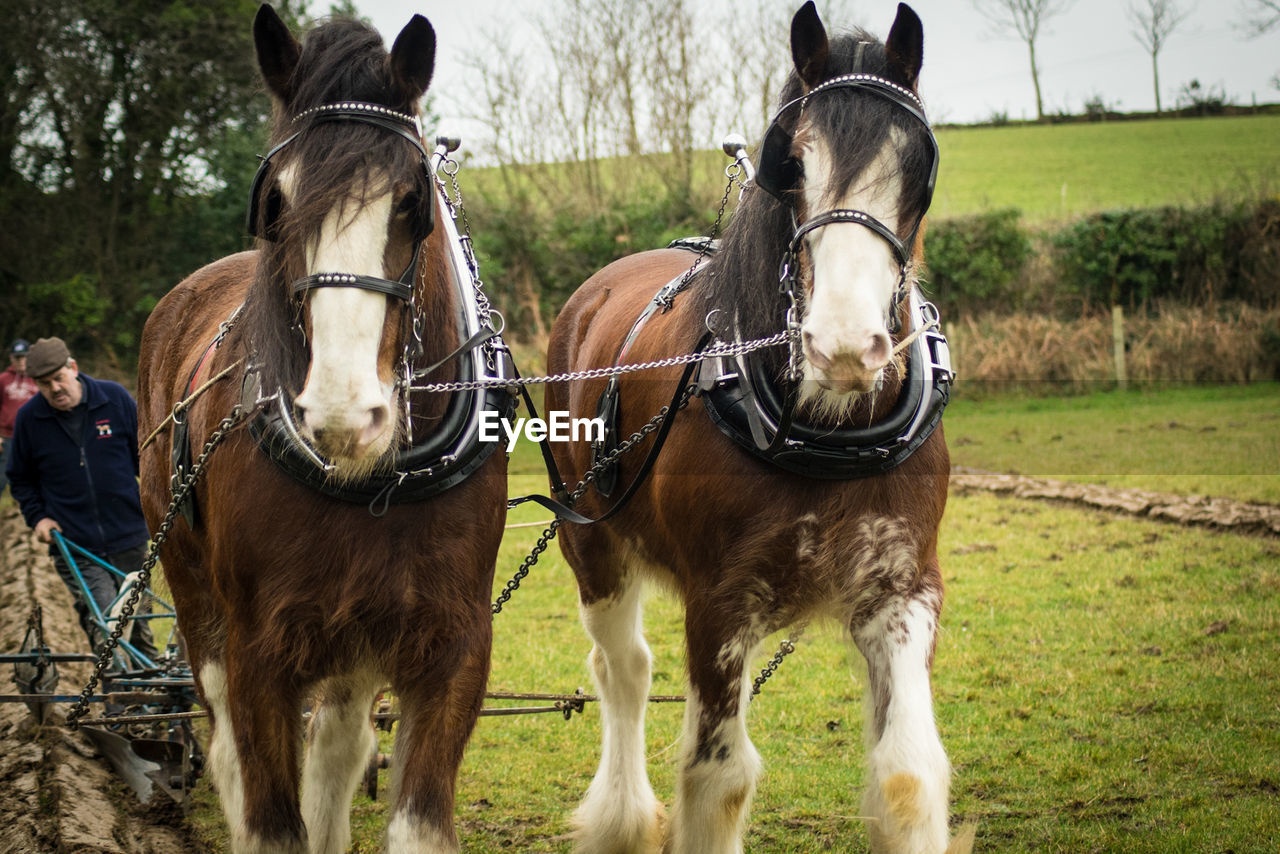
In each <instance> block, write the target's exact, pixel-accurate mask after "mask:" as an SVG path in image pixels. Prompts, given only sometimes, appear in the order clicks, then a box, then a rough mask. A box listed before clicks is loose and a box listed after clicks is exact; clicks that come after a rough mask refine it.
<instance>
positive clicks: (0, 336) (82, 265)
mask: <svg viewBox="0 0 1280 854" xmlns="http://www.w3.org/2000/svg"><path fill="white" fill-rule="evenodd" d="M11 3H14V4H16V5H17V6H18V7H20V8H18V9H16V10H14V11H13V12H12V13H10V14H7V15H6V16H5V17H6V26H5V28H4V29H3V30H2V31H0V56H3V59H0V223H2V225H0V258H2V259H3V261H0V282H3V284H4V286H5V287H4V288H3V292H2V294H0V340H8V339H9V338H10V337H13V336H14V335H17V334H22V335H25V336H26V337H35V336H37V335H49V334H59V335H62V336H63V337H65V338H66V339H67V340H68V343H69V344H71V345H72V346H73V347H74V348H76V349H77V350H78V351H79V352H81V353H82V354H84V355H88V354H89V352H90V351H93V352H97V353H98V354H99V355H101V356H104V357H106V359H107V360H108V361H110V362H113V363H115V366H116V367H117V368H118V369H120V370H121V371H127V370H129V365H128V362H129V361H131V359H132V356H133V352H134V350H135V349H136V343H137V337H138V334H139V332H140V331H141V327H142V323H143V321H144V320H145V317H146V314H147V312H149V311H150V308H151V306H152V305H154V303H155V300H156V299H158V298H159V296H160V295H161V294H163V293H164V292H165V291H166V290H168V288H169V287H171V286H172V285H173V284H174V283H175V282H176V281H177V280H178V279H180V278H181V277H182V276H183V275H185V274H186V273H188V272H190V271H191V270H192V269H194V268H195V267H196V266H199V265H200V264H203V263H206V262H208V261H209V260H212V259H213V258H216V257H219V256H221V255H224V254H227V253H228V252H230V251H234V250H235V249H238V248H240V247H241V246H242V245H243V239H242V237H241V236H240V235H241V218H242V216H243V209H244V198H245V194H246V193H247V188H248V181H249V177H250V176H251V173H252V170H253V160H252V157H251V153H252V152H255V151H257V150H259V146H260V145H261V143H262V141H263V139H262V137H263V128H264V125H265V122H266V120H267V118H268V115H269V105H268V103H267V101H266V99H265V97H264V95H263V94H262V91H261V85H260V83H259V82H258V72H257V68H256V63H255V61H254V52H253V46H252V34H251V22H252V20H253V15H254V12H255V10H256V7H257V2H256V0H167V2H157V0H145V2H144V0H43V1H42V2H35V0H11ZM283 5H285V9H284V10H283V11H284V13H285V15H286V16H287V17H290V18H295V17H296V12H295V11H294V10H293V9H291V8H289V7H288V5H287V4H283ZM233 191H234V195H235V198H234V199H233V198H231V195H232V193H233ZM64 295H65V299H63V296H64ZM59 302H61V303H63V304H62V305H60V306H59V305H57V304H58V303H59ZM40 306H45V308H44V309H41V308H40ZM18 323H21V324H22V325H21V326H19V325H18Z"/></svg>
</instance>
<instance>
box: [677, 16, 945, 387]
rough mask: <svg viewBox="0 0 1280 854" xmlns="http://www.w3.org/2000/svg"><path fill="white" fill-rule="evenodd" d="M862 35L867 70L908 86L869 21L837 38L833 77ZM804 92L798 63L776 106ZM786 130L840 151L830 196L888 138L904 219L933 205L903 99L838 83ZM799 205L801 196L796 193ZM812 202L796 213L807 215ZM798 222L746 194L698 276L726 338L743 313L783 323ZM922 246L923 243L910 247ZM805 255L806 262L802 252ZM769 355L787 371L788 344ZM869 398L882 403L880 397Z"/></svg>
mask: <svg viewBox="0 0 1280 854" xmlns="http://www.w3.org/2000/svg"><path fill="white" fill-rule="evenodd" d="M859 42H865V43H866V46H865V47H864V49H863V55H862V65H861V68H860V70H861V71H862V72H865V73H868V74H874V75H877V76H880V77H883V78H885V79H887V80H890V81H891V82H894V83H897V84H899V85H902V86H904V87H907V88H910V86H909V84H908V81H907V80H905V79H904V77H903V75H902V73H901V72H900V71H899V70H898V69H897V68H895V67H894V65H893V64H892V63H891V62H890V61H889V58H888V55H887V53H886V51H885V46H884V44H883V43H882V42H880V41H879V40H878V39H876V38H875V37H874V36H872V35H871V34H869V33H867V32H865V31H863V30H854V31H852V32H848V33H842V34H840V35H837V36H835V37H833V38H832V39H831V42H830V57H829V59H828V62H827V67H826V74H825V76H826V78H827V79H830V78H833V77H837V76H840V75H843V74H849V73H852V72H853V71H854V70H855V64H854V57H855V54H856V52H857V45H858V43H859ZM803 94H804V84H803V82H802V81H801V80H800V77H799V75H798V74H796V73H795V71H794V70H793V71H792V72H791V74H790V75H789V76H788V78H787V81H786V83H785V84H784V86H783V89H782V92H781V95H780V97H779V99H778V106H779V108H781V107H782V106H783V105H785V104H788V103H790V102H791V101H793V100H795V99H796V98H798V97H800V96H801V95H803ZM784 121H790V124H789V125H788V127H787V129H788V130H789V131H790V132H791V133H793V134H797V138H796V140H795V141H796V144H797V146H799V145H804V144H805V143H806V141H811V140H814V139H821V140H822V143H823V145H824V146H825V148H826V150H827V151H838V152H840V156H839V157H831V158H827V160H828V161H829V162H830V165H831V170H830V174H829V175H828V176H826V186H825V189H824V193H823V195H824V197H825V198H826V199H827V201H828V203H831V202H834V201H835V200H838V199H839V198H841V197H842V196H843V195H844V194H845V193H846V192H847V191H848V190H849V188H850V187H851V186H852V185H853V184H854V182H855V181H856V180H858V179H859V178H860V177H862V176H864V174H865V173H867V172H868V170H869V168H870V167H871V166H872V164H873V163H874V161H875V160H876V158H877V157H879V156H881V155H882V154H883V152H884V151H885V149H886V146H890V145H893V146H894V147H895V148H897V150H898V157H899V161H898V167H897V170H896V173H897V175H898V176H899V177H900V178H901V181H900V183H901V187H902V193H901V194H900V197H899V199H898V210H897V220H898V222H900V223H914V222H915V221H916V219H917V218H918V217H919V216H920V215H921V213H922V212H923V209H924V205H925V197H926V188H927V186H928V177H929V171H930V169H931V168H932V165H933V164H932V162H931V159H930V148H929V146H928V145H927V141H926V139H925V137H924V135H925V134H926V133H927V132H926V131H925V129H924V128H923V127H922V126H921V125H920V122H919V121H917V120H916V119H915V118H913V117H912V116H910V115H909V114H908V113H907V112H906V111H905V110H903V109H902V108H901V107H899V106H897V105H895V104H894V103H893V102H891V101H889V100H888V99H886V98H884V97H881V96H879V95H876V94H873V93H869V92H862V91H859V90H857V89H834V90H830V91H827V92H824V93H823V94H822V95H820V96H818V97H815V98H812V99H811V100H809V101H808V102H807V103H806V104H805V107H804V110H803V112H802V113H800V112H798V111H797V112H796V114H795V115H793V116H790V117H784ZM794 196H795V198H794V201H793V204H800V205H802V204H803V200H802V194H801V193H800V192H796V193H795V194H794ZM804 215H805V212H804V211H800V212H799V213H798V216H800V217H801V218H803V216H804ZM793 227H794V225H793V221H792V218H791V215H790V210H789V206H788V205H784V204H782V203H781V202H779V201H777V200H776V199H774V198H773V197H772V196H770V195H768V194H767V193H764V192H760V191H758V190H757V191H753V192H750V193H747V194H746V195H745V196H744V197H743V200H742V203H741V204H740V205H739V206H738V209H737V211H736V212H735V213H734V215H733V219H732V221H731V222H730V225H729V227H728V228H727V229H726V230H725V234H724V238H723V240H722V241H721V242H722V248H721V251H720V252H719V253H718V254H717V255H716V257H715V258H714V259H713V260H712V261H711V263H710V264H708V266H707V270H706V273H705V274H704V275H703V276H702V277H700V278H701V280H702V285H701V289H702V291H703V294H704V311H703V313H704V314H707V313H709V312H711V311H713V310H716V309H719V310H720V313H719V314H718V315H717V316H716V317H715V319H714V320H713V321H712V326H713V329H714V331H715V332H716V333H717V334H719V335H720V336H721V337H725V336H726V335H732V334H733V331H734V330H733V327H732V323H733V321H732V320H731V319H732V318H735V317H736V318H737V323H738V332H739V333H740V334H741V335H742V337H743V338H746V339H751V338H760V337H765V336H768V335H772V334H774V333H776V332H778V331H780V330H781V329H782V324H783V319H784V316H785V312H786V310H787V300H786V298H785V297H784V296H781V295H779V294H778V269H779V265H780V263H781V261H782V258H783V255H784V253H785V251H786V248H787V244H788V242H789V241H790V239H791V236H792V231H793ZM912 249H917V247H912ZM798 263H800V264H802V265H805V264H807V263H808V260H807V258H806V257H805V255H804V254H803V253H802V255H801V257H800V259H799V261H798ZM763 358H765V359H766V360H768V364H769V367H770V368H771V369H772V370H774V371H775V372H777V373H780V372H781V370H782V368H783V366H784V365H785V361H786V351H785V349H784V348H772V349H771V350H770V351H768V352H767V353H766V354H765V355H764V356H763ZM870 403H872V404H874V401H871V402H870Z"/></svg>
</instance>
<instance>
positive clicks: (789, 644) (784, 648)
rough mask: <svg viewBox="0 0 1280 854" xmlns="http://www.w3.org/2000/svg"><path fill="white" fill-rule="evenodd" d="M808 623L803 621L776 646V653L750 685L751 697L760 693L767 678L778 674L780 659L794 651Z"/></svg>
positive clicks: (780, 664)
mask: <svg viewBox="0 0 1280 854" xmlns="http://www.w3.org/2000/svg"><path fill="white" fill-rule="evenodd" d="M808 626H809V623H808V621H805V622H803V623H801V624H800V625H799V626H797V627H796V630H795V631H794V632H792V633H791V635H790V637H786V638H783V639H782V643H780V644H778V651H777V652H775V653H774V654H773V658H771V659H769V663H768V664H766V665H765V666H764V669H763V670H761V671H760V675H759V676H757V677H756V678H755V681H754V682H752V683H751V696H752V697H755V696H756V695H757V694H759V693H760V689H761V687H763V686H764V683H766V682H768V681H769V677H770V676H772V675H773V674H775V673H777V672H778V668H779V667H781V666H782V659H784V658H786V657H787V656H788V655H790V654H791V653H793V652H795V651H796V644H797V643H798V642H799V641H800V638H801V637H802V636H803V635H804V630H805V629H806V628H808Z"/></svg>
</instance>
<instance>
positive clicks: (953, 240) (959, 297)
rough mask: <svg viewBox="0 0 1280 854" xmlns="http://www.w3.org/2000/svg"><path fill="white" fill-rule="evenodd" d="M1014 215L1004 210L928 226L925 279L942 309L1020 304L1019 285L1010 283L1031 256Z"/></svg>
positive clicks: (1028, 246) (969, 310)
mask: <svg viewBox="0 0 1280 854" xmlns="http://www.w3.org/2000/svg"><path fill="white" fill-rule="evenodd" d="M1019 217H1020V215H1019V213H1018V211H1017V210H1015V209H1012V208H1010V209H1006V210H999V211H991V212H989V213H984V214H978V215H977V216H971V217H963V218H959V219H951V220H945V221H943V222H939V223H932V222H931V223H930V224H929V230H928V231H927V232H926V234H925V260H926V263H927V265H928V271H927V280H928V283H929V285H930V289H931V290H932V291H933V293H934V295H935V297H936V299H937V301H938V303H939V305H940V307H941V308H942V309H943V310H944V311H951V310H954V311H959V312H965V313H969V312H973V311H977V310H980V309H982V308H988V307H994V306H995V305H996V304H997V303H998V304H1001V305H1003V306H1006V307H1020V303H1021V297H1022V295H1023V293H1024V289H1022V288H1020V287H1016V286H1015V285H1017V283H1018V282H1019V281H1020V280H1021V277H1022V274H1023V270H1024V267H1025V266H1026V263H1027V260H1028V259H1029V258H1030V257H1031V241H1030V240H1029V239H1028V237H1027V234H1026V232H1025V231H1024V230H1023V229H1022V227H1021V225H1020V221H1019Z"/></svg>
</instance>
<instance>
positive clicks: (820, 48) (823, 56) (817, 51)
mask: <svg viewBox="0 0 1280 854" xmlns="http://www.w3.org/2000/svg"><path fill="white" fill-rule="evenodd" d="M829 55H830V45H829V44H828V43H827V31H826V28H825V27H823V26H822V21H821V20H820V19H819V18H818V10H817V8H816V7H815V6H814V5H813V0H809V2H807V3H805V4H804V5H803V6H801V7H800V9H799V10H798V11H797V12H796V15H795V17H794V18H792V19H791V58H792V60H794V61H795V64H796V72H797V73H799V75H800V79H801V80H803V81H804V84H805V86H806V87H808V88H809V89H812V88H813V87H814V86H817V85H818V84H819V83H821V82H822V80H823V77H824V76H825V74H826V70H827V57H828V56H829Z"/></svg>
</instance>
